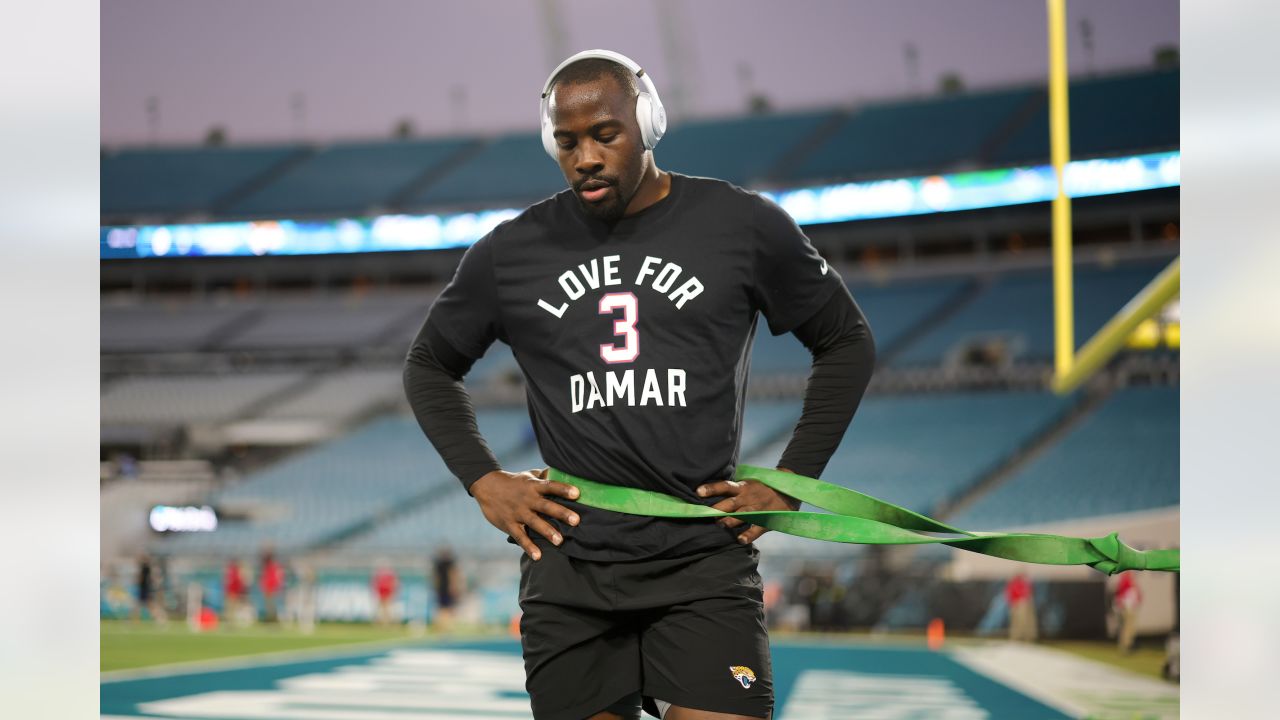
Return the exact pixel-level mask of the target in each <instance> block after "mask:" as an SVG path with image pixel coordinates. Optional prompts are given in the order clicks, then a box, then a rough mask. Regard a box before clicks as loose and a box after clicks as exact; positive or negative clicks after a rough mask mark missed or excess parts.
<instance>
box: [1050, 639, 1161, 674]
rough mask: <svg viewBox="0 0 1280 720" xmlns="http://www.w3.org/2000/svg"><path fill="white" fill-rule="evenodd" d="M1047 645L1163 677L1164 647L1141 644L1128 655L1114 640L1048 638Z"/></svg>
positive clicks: (1097, 660) (1105, 662)
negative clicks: (1161, 671) (1161, 670)
mask: <svg viewBox="0 0 1280 720" xmlns="http://www.w3.org/2000/svg"><path fill="white" fill-rule="evenodd" d="M1044 644H1045V646H1047V647H1051V648H1056V649H1058V650H1065V651H1067V652H1069V653H1073V654H1075V655H1079V656H1080V657H1083V658H1088V659H1090V660H1093V661H1096V662H1100V663H1104V664H1107V665H1114V666H1115V667H1119V668H1124V669H1125V670H1129V671H1131V672H1135V673H1138V674H1139V675H1146V676H1148V677H1154V678H1160V679H1163V678H1161V675H1160V668H1162V667H1164V649H1163V648H1158V647H1145V646H1140V647H1136V648H1134V651H1133V652H1132V653H1130V654H1128V655H1125V654H1123V653H1121V652H1120V651H1119V650H1118V649H1117V648H1116V644H1115V643H1114V642H1105V643H1104V642H1096V641H1090V640H1048V641H1045V643H1044Z"/></svg>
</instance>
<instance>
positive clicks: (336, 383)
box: [258, 366, 404, 422]
mask: <svg viewBox="0 0 1280 720" xmlns="http://www.w3.org/2000/svg"><path fill="white" fill-rule="evenodd" d="M402 374H403V371H402V369H401V368H400V367H399V366H397V367H391V368H379V369H361V368H356V369H349V370H339V371H338V372H333V373H328V374H326V375H323V376H321V377H320V378H319V379H317V380H316V382H315V384H314V385H311V386H310V387H308V388H306V389H305V390H303V391H302V392H300V393H298V394H297V395H294V396H292V397H290V398H288V399H286V400H284V401H282V402H279V403H275V404H273V405H271V406H270V407H268V408H267V409H266V410H265V411H264V412H262V413H261V414H260V415H259V416H258V417H261V418H268V419H273V420H284V419H300V420H318V421H322V422H342V421H345V420H348V419H351V418H354V417H356V416H358V415H359V414H360V413H361V412H363V411H366V410H368V409H370V408H375V407H379V406H385V405H389V404H391V403H394V402H398V401H399V400H400V399H401V398H402V397H403V396H404V387H403V381H402V379H401V378H402Z"/></svg>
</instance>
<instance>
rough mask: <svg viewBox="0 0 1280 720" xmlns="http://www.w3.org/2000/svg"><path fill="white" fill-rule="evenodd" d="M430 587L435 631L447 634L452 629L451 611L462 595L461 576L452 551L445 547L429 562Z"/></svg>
mask: <svg viewBox="0 0 1280 720" xmlns="http://www.w3.org/2000/svg"><path fill="white" fill-rule="evenodd" d="M431 576H432V585H433V586H434V588H435V592H436V615H435V618H434V622H433V624H434V625H435V627H436V630H438V631H440V632H443V633H447V632H449V631H450V630H452V629H453V609H454V607H455V606H456V605H457V604H458V596H459V595H461V594H462V576H461V573H459V572H458V563H457V560H455V559H454V557H453V551H452V550H450V549H449V547H448V546H447V545H446V546H445V547H442V548H440V550H439V551H438V552H437V553H436V556H435V558H434V559H433V560H432V562H431Z"/></svg>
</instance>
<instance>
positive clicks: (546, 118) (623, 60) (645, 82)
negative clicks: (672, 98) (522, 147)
mask: <svg viewBox="0 0 1280 720" xmlns="http://www.w3.org/2000/svg"><path fill="white" fill-rule="evenodd" d="M590 58H598V59H600V60H608V61H610V62H615V63H617V64H619V65H621V66H623V67H625V68H626V69H627V70H630V71H631V74H633V75H635V76H636V78H637V79H638V80H639V81H640V92H639V94H637V96H636V121H637V122H638V123H639V125H640V136H641V138H642V139H643V140H644V147H645V149H646V150H652V149H653V147H654V146H655V145H657V144H658V141H659V140H661V139H662V136H663V134H664V133H666V131H667V111H666V110H665V109H664V108H663V107H662V100H661V99H660V98H659V97H658V88H657V87H655V86H654V84H653V78H651V77H649V73H647V72H645V71H644V68H642V67H640V65H639V63H637V62H636V61H634V60H632V59H631V58H629V57H627V56H626V55H623V54H622V53H617V52H613V51H612V50H584V51H583V52H580V53H577V54H576V55H572V56H570V57H569V58H568V59H566V60H565V61H564V62H562V63H560V64H559V65H558V66H556V69H555V70H552V71H551V74H550V75H548V76H547V81H546V82H545V83H543V84H542V98H541V100H540V102H539V105H538V109H539V115H540V120H541V126H542V147H543V149H544V150H546V151H547V154H548V155H550V156H551V157H552V159H557V154H556V143H555V138H554V136H553V135H552V132H553V129H552V126H551V112H550V105H551V83H552V81H554V80H555V79H556V76H557V75H559V74H560V71H561V70H564V69H565V68H566V67H568V66H570V65H572V64H573V63H576V62H578V61H579V60H587V59H590Z"/></svg>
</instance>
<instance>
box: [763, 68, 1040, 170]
mask: <svg viewBox="0 0 1280 720" xmlns="http://www.w3.org/2000/svg"><path fill="white" fill-rule="evenodd" d="M1034 97H1035V93H1034V91H1032V90H1009V91H1000V92H984V93H970V94H964V95H958V96H955V97H949V98H930V99H927V100H918V101H911V102H901V103H885V104H876V105H870V106H867V107H865V108H863V109H862V110H860V111H858V112H855V113H854V114H853V115H851V116H850V117H849V118H848V119H847V120H846V121H845V122H844V124H843V125H841V126H840V128H839V130H837V131H836V132H835V133H833V134H832V135H831V136H830V137H829V138H827V139H826V141H825V142H823V143H820V144H819V145H817V146H816V147H814V148H812V149H811V150H810V151H809V152H808V153H807V154H806V155H805V158H804V160H803V161H802V162H799V163H798V164H797V165H796V166H795V169H794V170H792V171H791V173H790V174H789V177H788V178H787V179H791V180H840V179H846V178H859V177H877V176H879V177H884V176H892V175H895V174H930V173H935V172H939V171H945V170H949V169H954V168H956V167H957V166H959V165H960V164H962V163H966V162H968V163H974V162H976V160H977V158H978V157H979V155H980V153H981V150H982V148H983V145H984V143H985V142H986V141H987V140H988V139H989V138H990V136H991V135H992V133H993V131H994V129H995V128H998V127H1000V126H1001V125H1002V124H1003V123H1004V122H1006V120H1007V119H1008V118H1009V117H1010V116H1011V115H1012V114H1013V113H1015V112H1016V111H1017V110H1018V109H1019V108H1020V107H1022V106H1023V105H1025V104H1026V103H1028V102H1031V101H1032V100H1033V99H1034Z"/></svg>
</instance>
